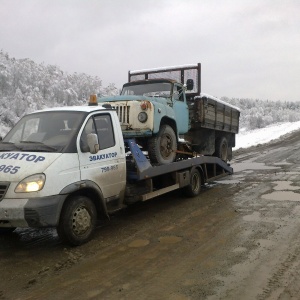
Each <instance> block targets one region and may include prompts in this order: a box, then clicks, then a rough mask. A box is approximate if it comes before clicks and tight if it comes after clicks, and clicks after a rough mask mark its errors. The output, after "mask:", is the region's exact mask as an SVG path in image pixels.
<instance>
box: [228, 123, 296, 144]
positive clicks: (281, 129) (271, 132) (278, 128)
mask: <svg viewBox="0 0 300 300" xmlns="http://www.w3.org/2000/svg"><path fill="white" fill-rule="evenodd" d="M299 129H300V121H298V122H285V123H278V124H273V125H270V126H267V127H265V128H260V129H254V130H248V131H245V130H243V129H241V130H240V132H239V134H237V135H236V147H235V148H234V150H237V149H239V148H248V147H251V146H255V145H257V144H265V143H268V142H270V141H271V140H275V139H278V138H280V137H281V136H283V135H285V134H287V133H290V132H293V131H296V130H299Z"/></svg>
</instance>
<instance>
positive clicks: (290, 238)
mask: <svg viewBox="0 0 300 300" xmlns="http://www.w3.org/2000/svg"><path fill="white" fill-rule="evenodd" d="M232 165H233V168H234V170H235V174H234V175H232V176H228V177H226V178H225V179H224V180H222V181H218V182H216V183H213V184H210V185H208V186H206V187H205V188H204V189H203V191H202V193H201V195H200V196H199V197H197V198H193V199H190V198H184V196H183V195H181V194H180V193H178V192H175V193H170V194H168V195H167V196H164V197H160V198H157V199H154V200H151V201H148V202H145V203H141V204H138V205H135V206H133V207H130V208H128V209H126V210H124V211H122V212H119V213H118V214H116V215H114V216H113V217H112V219H111V221H109V222H105V223H103V224H100V225H99V228H98V229H97V231H96V234H95V237H94V239H93V240H92V241H91V242H90V243H88V244H85V245H83V246H80V247H77V248H71V247H66V246H65V245H63V244H61V243H60V242H59V240H58V237H57V235H56V232H55V230H49V229H48V230H31V229H30V230H28V229H27V230H25V229H17V230H16V232H14V233H13V234H12V235H11V236H1V237H0V274H1V275H0V299H2V300H3V299H22V300H23V299H147V300H148V299H174V300H186V299H208V300H213V299H259V300H262V299H282V300H286V299H300V268H299V265H300V242H299V232H300V184H299V179H300V133H299V132H298V133H294V134H290V135H289V136H287V137H286V138H285V139H284V140H281V141H279V142H273V143H270V144H269V145H262V146H258V147H253V148H251V149H248V150H245V151H242V150H240V151H238V152H237V153H235V159H234V161H233V163H232Z"/></svg>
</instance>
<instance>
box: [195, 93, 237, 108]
mask: <svg viewBox="0 0 300 300" xmlns="http://www.w3.org/2000/svg"><path fill="white" fill-rule="evenodd" d="M203 97H205V98H209V99H212V100H215V101H217V102H218V103H221V104H223V105H226V106H229V107H231V108H233V109H236V110H238V111H239V112H240V111H241V110H240V109H239V108H238V107H237V106H234V105H232V104H229V103H228V102H225V101H223V100H221V99H219V98H217V97H214V96H211V95H209V94H206V93H200V96H196V97H195V98H194V99H200V98H203Z"/></svg>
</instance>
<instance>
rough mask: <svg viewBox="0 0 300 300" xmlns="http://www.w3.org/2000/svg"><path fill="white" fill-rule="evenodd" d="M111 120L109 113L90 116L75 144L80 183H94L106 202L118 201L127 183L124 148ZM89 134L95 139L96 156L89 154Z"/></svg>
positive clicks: (111, 116)
mask: <svg viewBox="0 0 300 300" xmlns="http://www.w3.org/2000/svg"><path fill="white" fill-rule="evenodd" d="M113 117H114V116H113V115H111V114H110V113H109V112H107V113H101V114H95V115H93V116H90V117H89V119H88V120H87V121H86V123H85V126H84V128H83V130H82V132H81V135H80V140H79V141H78V144H79V145H78V147H79V150H78V153H79V162H80V176H81V180H82V181H85V180H86V181H92V182H94V183H95V184H97V185H98V186H99V188H100V189H101V191H102V194H103V196H104V199H106V201H109V200H113V199H116V198H118V197H119V196H120V195H121V194H122V192H123V191H124V188H125V183H126V169H125V158H124V156H125V155H124V145H122V144H121V143H120V137H119V132H118V130H116V128H114V126H113V124H114V122H113V120H112V118H113ZM89 133H95V134H97V136H98V141H99V151H98V152H97V153H96V154H91V153H90V151H89V147H88V144H87V135H88V134H89Z"/></svg>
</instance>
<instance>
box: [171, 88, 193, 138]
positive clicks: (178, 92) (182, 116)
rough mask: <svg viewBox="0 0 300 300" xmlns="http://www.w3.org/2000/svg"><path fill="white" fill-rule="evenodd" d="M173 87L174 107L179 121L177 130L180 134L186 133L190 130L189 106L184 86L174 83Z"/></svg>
mask: <svg viewBox="0 0 300 300" xmlns="http://www.w3.org/2000/svg"><path fill="white" fill-rule="evenodd" d="M173 89H174V90H173V109H174V113H175V118H176V122H177V130H178V133H179V134H184V133H186V132H188V130H189V108H188V105H187V103H186V100H185V96H184V92H183V90H182V86H180V85H177V84H174V87H173Z"/></svg>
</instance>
